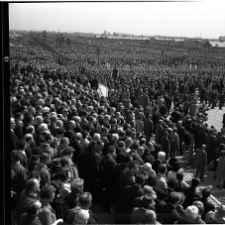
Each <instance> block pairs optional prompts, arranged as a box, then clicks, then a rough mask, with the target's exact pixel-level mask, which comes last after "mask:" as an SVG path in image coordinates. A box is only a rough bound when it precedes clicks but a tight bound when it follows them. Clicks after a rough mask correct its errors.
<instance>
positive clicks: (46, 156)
mask: <svg viewBox="0 0 225 225" xmlns="http://www.w3.org/2000/svg"><path fill="white" fill-rule="evenodd" d="M49 157H50V156H49V154H48V153H42V154H41V155H40V162H42V163H44V162H46V161H47V160H49Z"/></svg>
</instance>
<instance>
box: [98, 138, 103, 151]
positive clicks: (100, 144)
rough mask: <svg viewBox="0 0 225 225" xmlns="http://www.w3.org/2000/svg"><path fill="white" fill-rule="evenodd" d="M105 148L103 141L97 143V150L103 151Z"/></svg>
mask: <svg viewBox="0 0 225 225" xmlns="http://www.w3.org/2000/svg"><path fill="white" fill-rule="evenodd" d="M103 147H104V142H103V141H102V140H99V141H98V142H97V148H98V149H99V150H102V149H103Z"/></svg>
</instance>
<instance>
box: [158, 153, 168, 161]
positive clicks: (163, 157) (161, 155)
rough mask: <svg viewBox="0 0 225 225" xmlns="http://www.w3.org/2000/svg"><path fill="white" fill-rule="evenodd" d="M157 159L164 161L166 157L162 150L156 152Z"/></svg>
mask: <svg viewBox="0 0 225 225" xmlns="http://www.w3.org/2000/svg"><path fill="white" fill-rule="evenodd" d="M158 159H159V160H160V161H164V160H165V159H166V153H165V152H162V151H160V152H158Z"/></svg>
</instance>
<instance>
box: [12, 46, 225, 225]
mask: <svg viewBox="0 0 225 225" xmlns="http://www.w3.org/2000/svg"><path fill="white" fill-rule="evenodd" d="M68 52H69V50H68ZM127 58H128V57H127ZM125 61H126V60H125ZM125 61H123V60H122V59H121V60H119V62H118V65H120V67H118V68H117V71H116V70H114V73H112V68H111V67H110V66H108V67H107V66H105V65H104V64H101V63H100V65H98V66H96V65H91V64H89V63H86V64H85V66H84V67H85V68H84V71H79V70H78V69H77V68H76V69H75V70H73V69H74V67H75V66H74V65H68V68H67V70H65V68H63V69H60V68H57V69H52V68H51V66H49V64H48V62H46V64H44V63H43V62H42V61H38V60H33V59H32V60H30V61H29V60H28V63H26V62H21V61H20V62H16V63H12V64H11V72H10V90H11V96H10V104H11V142H10V144H11V146H10V151H11V161H12V165H11V180H12V185H11V193H12V204H11V206H12V212H13V213H12V215H13V216H12V219H13V222H14V224H21V225H30V224H32V225H37V224H43V225H51V224H60V223H61V224H87V223H88V224H98V218H97V216H96V215H94V214H93V213H92V211H91V205H92V202H93V203H94V204H101V205H102V207H103V210H104V211H105V212H106V213H113V214H114V215H115V219H116V222H117V223H118V224H173V223H177V224H193V223H194V224H196V223H197V224H200V223H202V224H204V223H207V224H208V223H213V224H214V223H220V224H221V223H222V224H224V223H225V219H224V217H225V206H224V205H221V206H219V207H218V208H216V207H215V206H214V205H213V204H212V203H211V202H210V201H209V198H210V195H211V190H210V189H209V188H205V189H203V190H202V192H201V193H199V192H198V191H197V188H198V186H199V184H200V183H201V182H204V172H205V170H206V169H207V168H208V169H209V170H212V171H213V176H214V177H215V178H216V182H217V186H218V188H220V189H222V188H224V186H225V182H224V181H225V174H224V170H225V163H224V162H225V114H224V119H223V121H221V122H222V123H223V128H222V129H221V130H216V129H215V128H214V127H213V126H211V127H209V126H208V125H207V123H206V122H205V121H206V120H207V114H206V112H205V111H206V110H207V109H208V108H209V107H212V108H214V107H216V106H217V104H218V105H219V108H220V109H223V107H224V70H223V69H218V68H217V69H215V70H213V69H210V67H209V65H208V64H207V65H205V67H204V66H203V68H201V69H190V68H189V67H190V65H189V66H188V67H187V66H186V67H185V66H184V65H182V66H176V67H173V66H168V65H154V66H152V67H148V66H147V63H145V62H143V65H141V63H140V61H139V62H137V63H136V64H135V62H129V64H130V66H131V67H132V65H133V64H132V63H134V65H133V67H132V68H133V69H131V68H130V67H128V66H126V64H127V61H126V62H125ZM51 62H52V61H51ZM139 63H140V64H139ZM211 63H212V65H213V63H214V58H213V57H212V59H211ZM40 65H41V66H40ZM141 68H145V70H142V69H141ZM148 74H149V76H147V75H148ZM98 83H104V84H106V85H107V86H108V87H109V96H108V97H104V96H99V94H98V92H97V88H98ZM196 88H198V90H199V97H200V104H199V103H198V102H197V100H196V96H195V91H196ZM222 123H221V124H222ZM185 152H188V163H189V165H190V166H195V167H196V174H195V178H193V179H192V181H191V184H190V185H189V184H187V183H186V182H185V181H184V169H183V168H182V166H181V165H180V163H179V160H178V159H177V157H176V156H178V155H183V154H184V153H185Z"/></svg>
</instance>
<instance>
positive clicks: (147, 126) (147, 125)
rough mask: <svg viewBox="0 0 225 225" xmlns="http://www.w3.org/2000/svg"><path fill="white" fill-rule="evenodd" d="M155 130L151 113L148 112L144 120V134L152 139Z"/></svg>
mask: <svg viewBox="0 0 225 225" xmlns="http://www.w3.org/2000/svg"><path fill="white" fill-rule="evenodd" d="M153 132H154V124H153V121H152V119H151V114H148V116H147V118H146V119H145V120H144V134H145V136H146V138H147V141H149V140H150V138H151V137H152V133H153Z"/></svg>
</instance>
